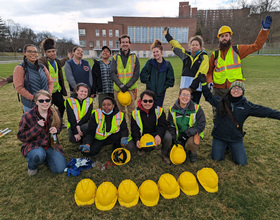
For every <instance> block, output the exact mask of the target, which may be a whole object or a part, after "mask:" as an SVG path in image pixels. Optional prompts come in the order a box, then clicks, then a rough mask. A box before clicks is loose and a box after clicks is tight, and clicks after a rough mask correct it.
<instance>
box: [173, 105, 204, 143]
mask: <svg viewBox="0 0 280 220" xmlns="http://www.w3.org/2000/svg"><path fill="white" fill-rule="evenodd" d="M194 108H195V112H194V113H191V114H190V118H189V126H188V127H189V128H191V127H193V126H194V125H196V113H197V111H198V109H199V105H197V104H195V105H194ZM169 111H170V114H171V115H172V118H173V123H174V125H175V128H176V139H178V137H179V129H178V125H177V122H176V112H174V111H172V107H170V110H169ZM199 135H200V137H201V138H203V137H204V133H203V132H201V133H200V134H199Z"/></svg>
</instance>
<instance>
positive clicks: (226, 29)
mask: <svg viewBox="0 0 280 220" xmlns="http://www.w3.org/2000/svg"><path fill="white" fill-rule="evenodd" d="M224 33H230V36H231V35H232V34H233V32H232V30H231V28H230V27H229V26H226V25H224V26H222V27H220V29H219V31H218V35H217V38H219V37H220V35H221V34H224Z"/></svg>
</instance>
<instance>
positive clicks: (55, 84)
mask: <svg viewBox="0 0 280 220" xmlns="http://www.w3.org/2000/svg"><path fill="white" fill-rule="evenodd" d="M54 62H55V66H56V71H55V70H54V68H53V66H52V65H51V63H50V61H48V65H49V71H50V75H51V77H52V80H53V91H52V93H55V92H56V91H59V92H60V91H61V86H60V85H59V82H58V66H57V63H56V61H54Z"/></svg>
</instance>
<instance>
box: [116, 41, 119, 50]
mask: <svg viewBox="0 0 280 220" xmlns="http://www.w3.org/2000/svg"><path fill="white" fill-rule="evenodd" d="M116 48H117V49H119V48H120V47H119V41H118V40H117V41H116Z"/></svg>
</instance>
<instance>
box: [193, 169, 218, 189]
mask: <svg viewBox="0 0 280 220" xmlns="http://www.w3.org/2000/svg"><path fill="white" fill-rule="evenodd" d="M197 179H198V180H199V182H200V184H201V185H202V186H203V188H204V189H205V190H206V191H207V192H210V193H215V192H217V191H218V181H219V180H218V175H217V173H216V172H215V171H214V170H213V169H212V168H202V169H201V170H199V171H197Z"/></svg>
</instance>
